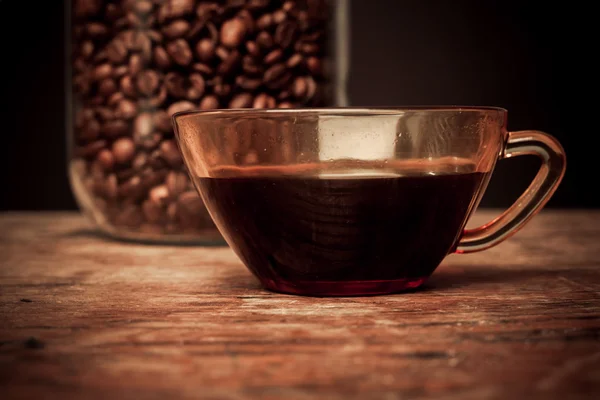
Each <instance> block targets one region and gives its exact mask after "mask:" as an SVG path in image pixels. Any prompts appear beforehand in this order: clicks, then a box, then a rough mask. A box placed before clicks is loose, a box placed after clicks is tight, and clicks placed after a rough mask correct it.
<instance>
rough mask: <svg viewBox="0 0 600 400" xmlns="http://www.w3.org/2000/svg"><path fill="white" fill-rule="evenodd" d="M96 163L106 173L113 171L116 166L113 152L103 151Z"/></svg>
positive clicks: (97, 157)
mask: <svg viewBox="0 0 600 400" xmlns="http://www.w3.org/2000/svg"><path fill="white" fill-rule="evenodd" d="M96 161H97V162H98V165H100V166H101V167H102V169H103V170H104V171H110V170H112V169H113V167H114V165H115V158H114V156H113V154H112V152H111V151H110V150H108V149H102V150H101V151H100V152H99V153H98V155H97V156H96Z"/></svg>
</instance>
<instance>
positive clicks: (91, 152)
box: [75, 140, 106, 158]
mask: <svg viewBox="0 0 600 400" xmlns="http://www.w3.org/2000/svg"><path fill="white" fill-rule="evenodd" d="M104 147H106V141H104V140H96V141H94V142H91V143H89V144H87V145H85V146H81V147H79V148H77V149H76V151H75V153H76V155H77V156H78V157H83V158H91V157H94V156H95V155H96V154H98V153H99V152H100V150H102V149H103V148H104Z"/></svg>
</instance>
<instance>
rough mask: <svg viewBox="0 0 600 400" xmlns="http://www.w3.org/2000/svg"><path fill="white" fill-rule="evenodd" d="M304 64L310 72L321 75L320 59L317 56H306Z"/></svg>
mask: <svg viewBox="0 0 600 400" xmlns="http://www.w3.org/2000/svg"><path fill="white" fill-rule="evenodd" d="M306 66H307V67H308V70H309V71H310V73H311V74H313V75H314V76H317V77H318V76H321V75H322V73H323V71H322V67H321V60H320V59H319V58H317V57H308V58H307V59H306Z"/></svg>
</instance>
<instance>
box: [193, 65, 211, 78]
mask: <svg viewBox="0 0 600 400" xmlns="http://www.w3.org/2000/svg"><path fill="white" fill-rule="evenodd" d="M192 69H193V70H194V71H197V72H200V73H201V74H202V75H203V76H204V77H209V76H212V74H213V73H214V71H213V70H212V68H211V67H209V66H208V65H206V64H202V63H195V64H194V65H192Z"/></svg>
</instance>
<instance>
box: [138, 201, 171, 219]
mask: <svg viewBox="0 0 600 400" xmlns="http://www.w3.org/2000/svg"><path fill="white" fill-rule="evenodd" d="M142 211H143V213H144V218H146V221H148V222H150V223H152V224H158V223H160V222H161V221H162V220H163V219H164V218H165V214H166V212H165V210H163V207H162V205H161V204H158V203H155V202H154V201H152V200H146V201H144V202H143V203H142Z"/></svg>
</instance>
